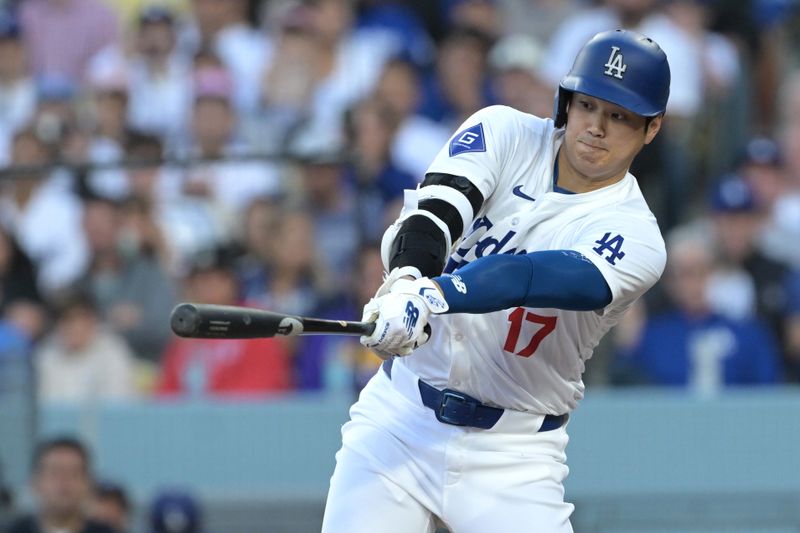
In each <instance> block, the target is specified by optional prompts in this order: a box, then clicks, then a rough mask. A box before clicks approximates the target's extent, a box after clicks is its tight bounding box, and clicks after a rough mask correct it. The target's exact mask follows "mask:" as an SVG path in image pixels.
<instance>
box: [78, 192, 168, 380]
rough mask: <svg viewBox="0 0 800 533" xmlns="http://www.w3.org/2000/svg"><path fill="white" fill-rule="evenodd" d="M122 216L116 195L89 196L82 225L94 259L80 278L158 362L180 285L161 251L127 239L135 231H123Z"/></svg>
mask: <svg viewBox="0 0 800 533" xmlns="http://www.w3.org/2000/svg"><path fill="white" fill-rule="evenodd" d="M123 217H124V213H123V211H122V209H121V208H120V206H119V205H117V204H116V203H114V202H113V201H112V200H108V199H104V198H99V197H98V198H89V199H87V200H86V202H85V204H84V216H83V228H84V233H85V235H86V240H87V242H88V245H89V253H90V262H89V267H88V269H87V270H86V272H85V273H84V274H83V276H82V278H81V280H80V284H81V285H82V286H83V287H84V289H85V290H86V291H87V292H88V293H89V294H90V295H91V297H92V299H93V300H94V302H95V303H96V305H97V309H98V312H99V314H100V315H101V316H104V317H106V320H107V321H108V325H109V326H110V327H111V328H113V330H114V331H115V332H116V333H117V334H119V335H121V336H122V337H123V338H124V339H125V340H126V341H127V343H128V345H129V346H130V347H131V348H132V349H133V351H134V353H135V354H136V355H137V356H138V357H139V358H141V359H143V360H145V361H149V362H151V363H154V364H155V363H158V359H159V357H160V355H161V353H162V352H163V350H164V347H165V346H166V344H167V342H168V341H169V338H170V330H169V312H170V310H171V309H172V307H173V306H174V305H175V300H176V290H175V288H174V286H173V284H172V280H171V279H170V278H169V276H168V275H167V273H166V272H165V271H164V270H163V269H162V266H161V264H160V263H159V262H158V259H157V258H156V257H154V256H153V255H150V254H148V253H147V251H146V249H145V248H140V247H139V246H138V244H137V243H136V242H135V241H128V242H127V243H126V241H125V238H126V237H127V236H128V235H130V233H128V234H127V235H126V234H124V233H123V230H124V228H123V222H124V218H123ZM134 238H136V237H134ZM124 246H125V247H124Z"/></svg>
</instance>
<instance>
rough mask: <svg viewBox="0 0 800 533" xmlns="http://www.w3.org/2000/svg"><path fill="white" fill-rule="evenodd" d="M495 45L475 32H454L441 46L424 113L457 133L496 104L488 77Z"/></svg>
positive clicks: (465, 30) (464, 30) (423, 109)
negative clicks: (490, 56) (486, 108)
mask: <svg viewBox="0 0 800 533" xmlns="http://www.w3.org/2000/svg"><path fill="white" fill-rule="evenodd" d="M491 44H492V41H491V39H490V38H489V36H487V35H485V34H483V33H480V32H479V31H476V30H473V29H465V28H456V29H454V30H452V31H451V32H450V33H449V34H448V35H447V37H445V39H444V41H443V42H442V43H441V45H440V46H439V50H438V53H437V55H436V69H435V73H434V74H433V75H432V76H430V77H429V78H428V79H427V80H426V83H425V95H424V98H423V103H422V107H421V112H422V113H423V114H424V115H426V116H427V117H429V118H431V119H433V120H436V121H438V122H440V123H441V124H443V125H445V126H446V127H447V128H448V129H450V130H453V129H455V128H456V127H457V125H458V124H460V123H462V122H463V121H464V120H466V119H467V118H468V117H469V116H470V115H472V114H473V113H474V112H475V111H477V110H478V109H480V108H482V107H486V106H487V105H490V104H492V103H493V97H492V95H491V93H490V88H491V87H490V85H489V83H488V77H487V69H486V62H487V54H488V52H489V49H490V47H491Z"/></svg>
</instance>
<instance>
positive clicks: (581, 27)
mask: <svg viewBox="0 0 800 533" xmlns="http://www.w3.org/2000/svg"><path fill="white" fill-rule="evenodd" d="M655 4H656V0H602V1H600V2H591V3H588V4H587V3H585V2H584V3H583V5H584V7H583V8H579V9H576V10H574V11H573V12H572V14H571V15H570V16H569V17H566V18H565V19H563V22H562V23H561V24H560V25H559V26H558V27H557V28H556V29H555V31H554V33H553V34H552V38H551V39H550V41H548V43H547V47H546V48H547V51H546V52H545V54H544V56H545V57H546V58H547V61H546V62H545V63H544V64H543V65H542V75H543V76H544V79H545V80H546V83H548V84H549V85H550V86H551V87H552V86H556V85H558V83H559V82H560V81H561V78H562V77H564V76H566V74H567V73H568V72H569V69H570V68H571V67H572V62H573V61H574V59H575V56H576V55H577V54H578V50H580V48H581V43H585V42H586V41H588V40H589V39H591V38H592V36H594V35H595V34H596V33H599V32H601V31H607V30H613V29H616V28H628V29H636V28H637V26H639V24H640V23H641V22H642V20H643V19H644V18H645V17H646V16H647V15H648V14H650V12H651V11H652V10H653V7H654V5H655ZM637 31H638V30H637ZM673 70H674V69H673Z"/></svg>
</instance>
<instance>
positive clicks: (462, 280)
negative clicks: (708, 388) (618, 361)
mask: <svg viewBox="0 0 800 533" xmlns="http://www.w3.org/2000/svg"><path fill="white" fill-rule="evenodd" d="M669 82H670V73H669V65H668V64H667V58H666V56H665V54H664V52H663V51H662V50H661V48H659V46H658V45H657V44H656V43H655V42H653V41H652V40H650V39H648V38H647V37H644V36H642V35H639V34H637V33H634V32H631V31H623V30H617V31H610V32H604V33H600V34H598V35H596V36H595V37H593V38H592V39H591V40H590V41H589V42H588V43H587V44H586V45H585V46H584V47H583V49H582V50H581V51H580V52H579V54H578V56H577V58H576V59H575V63H574V65H573V67H572V70H571V72H570V73H569V74H568V75H567V76H566V77H565V78H564V79H563V80H562V81H561V83H560V85H559V89H558V94H557V99H556V106H555V120H550V119H542V118H538V117H535V116H532V115H528V114H524V113H521V112H518V111H515V110H513V109H510V108H508V107H501V106H495V107H489V108H486V109H483V110H481V111H478V112H477V113H475V115H473V116H472V117H471V118H469V119H468V120H467V121H466V122H465V123H464V124H463V125H462V127H461V128H460V129H459V130H458V132H457V133H456V134H455V135H454V136H453V137H452V138H451V140H450V142H449V143H448V145H447V146H445V147H444V148H443V149H442V150H441V152H440V153H439V154H438V156H437V157H436V159H435V160H434V161H433V163H432V164H431V166H430V168H429V170H428V172H427V174H426V177H425V180H424V181H423V183H422V185H421V187H419V188H418V189H417V190H416V191H410V192H407V194H406V205H405V206H404V209H403V211H402V213H401V215H400V217H399V219H398V220H397V221H396V222H395V223H394V224H393V225H392V226H391V227H390V228H389V229H388V230H387V231H386V233H385V235H384V239H383V242H382V254H383V261H384V266H385V267H386V268H387V271H388V272H389V274H388V276H387V279H386V281H385V283H384V284H383V286H382V287H381V288H380V290H379V291H378V294H377V295H376V297H375V298H374V299H373V300H371V301H370V303H368V304H367V306H366V307H365V309H364V314H365V319H366V320H374V321H375V323H376V328H375V332H374V333H373V334H372V335H371V336H370V337H362V339H361V342H362V343H363V344H364V345H366V346H368V347H371V348H373V349H374V350H376V351H377V352H378V353H379V354H381V355H382V356H384V357H385V358H386V361H385V362H384V363H383V367H382V369H381V370H380V371H379V372H378V373H377V374H376V375H375V376H374V377H373V378H372V380H371V381H370V382H369V383H368V384H367V386H366V387H365V389H364V390H363V391H362V393H361V396H360V397H359V400H358V402H357V403H356V404H355V405H354V406H353V407H352V409H351V411H350V421H349V422H348V423H347V424H345V426H344V427H343V428H342V448H341V450H340V451H339V452H338V453H337V455H336V461H337V465H336V470H335V472H334V474H333V477H332V479H331V486H330V492H329V494H328V501H327V507H326V510H325V518H324V521H323V527H322V529H323V531H324V532H337V533H338V532H347V533H358V532H373V531H381V532H384V533H395V532H396V533H401V532H403V533H406V532H426V531H433V530H434V523H435V517H438V518H439V519H441V520H442V521H443V522H444V523H445V524H446V525H447V526H448V528H449V529H450V530H451V531H452V532H454V533H486V532H488V531H537V532H548V533H549V532H564V531H572V527H571V525H570V522H569V517H570V514H571V513H572V509H573V506H572V505H571V504H569V503H566V502H565V501H564V488H563V484H562V482H563V480H564V478H565V477H566V476H567V472H568V468H567V466H566V464H565V459H566V456H565V448H566V445H567V440H568V436H567V432H566V424H567V420H568V417H569V413H570V412H571V411H572V410H573V409H575V407H576V405H577V403H578V401H579V400H580V399H581V398H582V397H583V391H584V386H583V383H582V381H581V374H582V372H583V370H584V365H585V362H586V360H587V359H589V357H591V355H592V350H593V348H594V347H595V346H596V345H597V343H598V341H599V340H600V338H601V337H602V336H603V335H604V334H605V333H606V332H607V331H608V330H609V329H610V328H611V327H612V326H613V325H614V324H615V323H616V322H617V321H618V320H619V318H620V316H621V315H622V314H623V313H624V312H625V310H626V309H627V308H628V307H629V306H630V305H631V304H632V303H633V302H634V301H635V300H636V299H637V298H639V297H640V296H641V295H642V294H643V293H645V292H646V291H647V290H648V289H649V288H650V287H651V286H652V285H653V284H655V283H656V281H657V280H658V279H659V277H660V276H661V273H662V271H663V269H664V264H665V261H666V252H665V249H664V242H663V239H662V237H661V234H660V231H659V228H658V225H657V223H656V220H655V217H654V216H653V214H652V213H651V212H650V210H649V208H648V207H647V204H646V203H645V201H644V199H643V197H642V193H641V191H640V190H639V186H638V184H637V182H636V179H635V178H634V177H633V176H632V175H631V174H630V173H629V172H628V169H629V168H630V165H631V162H632V161H633V159H634V157H635V156H636V154H637V153H638V152H639V151H640V150H641V149H642V147H643V146H644V145H645V144H648V143H650V142H651V141H652V140H653V138H654V137H655V136H656V134H657V133H658V131H659V128H660V127H661V121H662V117H663V114H664V109H665V107H666V104H667V98H668V96H669Z"/></svg>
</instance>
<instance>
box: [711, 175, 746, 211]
mask: <svg viewBox="0 0 800 533" xmlns="http://www.w3.org/2000/svg"><path fill="white" fill-rule="evenodd" d="M757 208H758V205H757V204H756V198H755V195H754V194H753V189H752V188H751V187H750V185H749V184H748V183H747V182H746V181H744V180H743V179H742V178H740V177H739V176H736V175H727V176H723V177H722V178H720V180H719V181H718V182H717V184H716V185H715V186H714V190H713V192H712V194H711V209H712V210H713V211H714V212H717V213H743V212H752V211H756V209H757Z"/></svg>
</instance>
